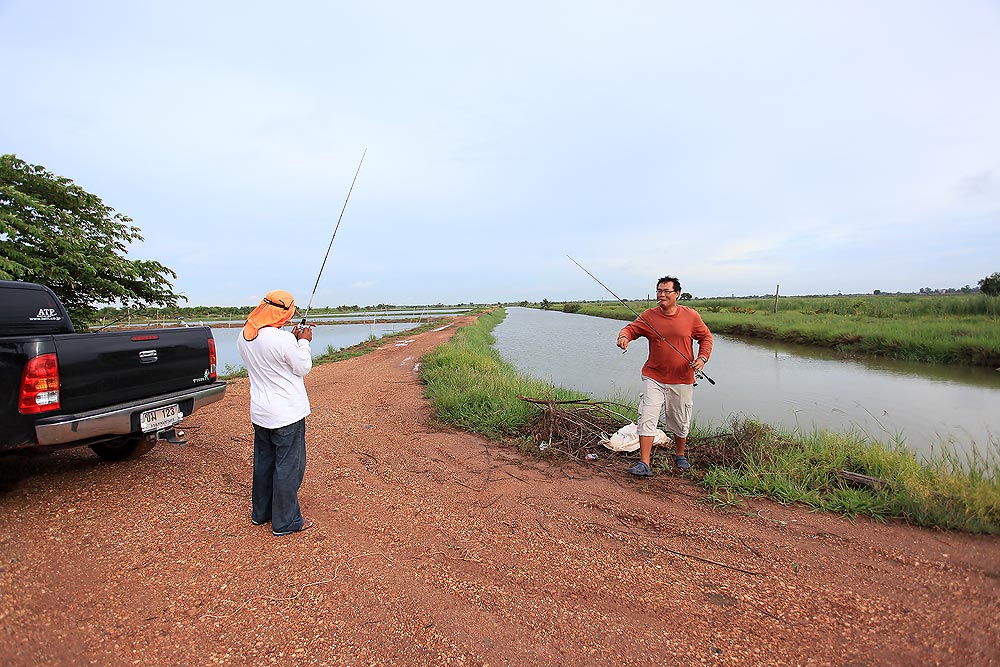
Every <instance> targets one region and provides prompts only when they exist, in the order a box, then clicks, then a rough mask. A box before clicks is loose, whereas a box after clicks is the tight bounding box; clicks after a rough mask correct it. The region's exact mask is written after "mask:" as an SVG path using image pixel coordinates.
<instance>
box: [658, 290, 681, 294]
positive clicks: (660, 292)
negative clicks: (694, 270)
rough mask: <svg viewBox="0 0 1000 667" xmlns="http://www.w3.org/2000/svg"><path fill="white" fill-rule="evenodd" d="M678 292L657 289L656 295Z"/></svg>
mask: <svg viewBox="0 0 1000 667" xmlns="http://www.w3.org/2000/svg"><path fill="white" fill-rule="evenodd" d="M679 291H680V290H676V289H658V290H656V293H657V294H670V293H672V292H679Z"/></svg>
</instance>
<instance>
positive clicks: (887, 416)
mask: <svg viewBox="0 0 1000 667" xmlns="http://www.w3.org/2000/svg"><path fill="white" fill-rule="evenodd" d="M624 324H625V322H623V321H620V320H609V319H604V318H598V317H589V316H586V315H578V314H570V313H561V312H552V311H540V310H533V309H528V308H509V309H508V310H507V318H506V319H505V320H504V322H502V323H501V324H500V325H499V326H498V327H497V328H496V330H495V331H494V335H495V337H496V339H497V342H496V348H497V350H498V351H499V352H500V354H501V356H502V357H503V358H504V359H505V360H506V361H508V362H509V363H511V364H513V365H514V366H515V367H516V368H518V369H519V370H521V371H523V372H525V373H528V374H530V375H532V376H535V377H538V378H541V379H543V380H546V381H548V382H550V383H552V384H556V385H561V386H565V387H568V388H572V389H576V390H579V391H583V392H586V393H588V394H591V395H592V396H595V397H607V396H617V397H618V398H619V399H620V400H623V401H627V402H635V401H636V400H637V398H638V394H639V391H640V388H641V384H640V380H639V371H640V368H641V367H642V364H643V362H645V360H646V352H647V350H648V348H647V345H646V342H645V339H639V340H636V341H634V342H633V343H632V344H631V345H630V346H629V352H628V354H625V355H622V354H621V351H620V350H619V349H618V348H617V347H615V338H616V335H617V332H618V330H619V329H620V328H621V327H622V326H624ZM706 370H708V372H709V375H711V376H712V378H713V379H714V380H715V381H716V382H717V383H718V384H716V385H715V386H712V385H709V384H708V383H700V384H699V385H698V387H697V388H696V389H695V419H696V420H702V421H709V422H711V423H713V424H715V425H721V424H723V423H724V422H726V421H727V420H728V419H729V417H730V416H731V415H741V414H742V415H747V416H753V417H756V418H759V419H760V420H762V421H764V422H768V423H772V424H776V425H780V426H782V427H784V428H787V429H789V430H796V431H798V432H801V433H808V432H811V431H812V430H813V429H815V428H826V429H833V430H841V431H844V430H851V429H857V430H859V431H862V432H863V433H865V434H867V435H868V436H869V437H871V438H873V439H877V440H882V441H891V440H892V439H894V438H895V437H896V436H900V437H902V438H904V439H905V441H906V443H907V445H908V446H909V447H910V448H911V449H914V450H915V451H919V452H928V451H929V450H930V449H931V448H932V447H937V446H940V445H941V443H942V442H950V443H953V444H954V446H956V447H958V448H960V449H961V448H966V447H968V446H969V445H970V444H971V443H973V442H974V443H977V444H978V445H980V446H984V445H986V444H987V443H988V442H989V441H990V438H991V435H996V436H1000V373H997V372H996V371H993V370H986V369H979V368H967V367H951V366H939V365H935V364H918V363H912V362H897V361H891V360H882V359H872V360H856V359H841V358H838V357H837V355H836V353H834V352H832V351H830V350H823V349H817V348H813V347H807V346H801V345H790V344H785V343H774V342H771V341H761V340H756V339H754V340H743V339H737V338H734V337H731V336H720V335H716V336H715V351H714V352H713V354H712V360H711V363H710V364H709V366H708V367H707V369H706Z"/></svg>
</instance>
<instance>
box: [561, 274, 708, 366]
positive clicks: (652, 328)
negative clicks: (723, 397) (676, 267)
mask: <svg viewBox="0 0 1000 667" xmlns="http://www.w3.org/2000/svg"><path fill="white" fill-rule="evenodd" d="M566 256H567V257H569V255H566ZM569 261H571V262H573V263H574V264H576V265H577V266H579V267H580V268H581V269H583V272H584V273H586V274H587V275H588V276H590V277H591V278H593V279H594V280H596V281H597V284H598V285H600V286H601V287H603V288H604V289H606V290H608V292H609V293H610V294H611V296H613V297H615V298H616V299H618V300H619V301H620V302H621V303H622V305H623V306H625V307H626V308H628V309H629V310H630V311H632V314H633V315H635V316H636V317H637V318H638V319H639V320H640V321H641V322H642V323H643V324H645V325H646V326H647V327H649V328H650V330H651V331H652V332H653V333H655V334H656V335H657V336H659V337H660V340H662V341H663V342H664V343H666V344H667V345H669V346H670V347H671V348H672V349H673V351H674V352H676V353H677V354H679V355H681V356H682V357H684V361H686V362H688V366H691V368H694V359H688V356H687V355H686V354H684V353H683V352H681V351H680V350H679V349H677V346H675V345H674V344H673V343H671V342H670V341H669V340H667V339H666V337H665V336H664V335H663V334H661V333H660V332H659V331H657V330H656V328H655V327H654V326H653V325H652V324H650V323H649V322H647V321H646V318H644V317H643V316H642V315H640V314H639V313H637V312H635V309H634V308H632V306H630V305H628V303H627V302H626V301H625V299H623V298H621V297H620V296H618V295H617V294H615V293H614V292H612V291H611V288H610V287H608V286H607V285H605V284H604V283H602V282H601V281H600V280H598V279H597V276H595V275H594V274H593V273H591V272H590V271H588V270H587V269H585V268H584V267H583V264H581V263H580V262H578V261H576V260H575V259H573V258H572V257H569ZM622 354H625V352H622ZM694 375H695V377H697V378H704V379H706V380H708V383H709V384H715V380H713V379H712V378H710V377H708V376H707V375H705V371H699V370H695V372H694Z"/></svg>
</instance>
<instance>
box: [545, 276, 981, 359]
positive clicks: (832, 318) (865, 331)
mask: <svg viewBox="0 0 1000 667" xmlns="http://www.w3.org/2000/svg"><path fill="white" fill-rule="evenodd" d="M566 305H567V304H552V308H553V309H559V310H563V309H564V308H565V307H566ZM572 305H574V306H575V305H579V306H580V307H579V309H578V310H576V311H575V312H580V313H582V314H585V315H595V316H598V317H608V318H613V319H622V320H632V319H634V318H635V315H633V314H632V312H631V311H629V310H628V309H627V308H625V306H623V305H620V304H597V303H582V304H572ZM632 305H633V308H635V309H636V310H638V311H640V312H641V308H643V307H645V305H646V303H645V302H634V303H633V304H632ZM685 305H687V306H690V307H692V308H694V309H695V310H697V311H698V312H699V313H700V314H701V316H702V318H703V319H704V320H705V324H707V325H708V327H709V329H711V330H712V331H713V332H715V333H728V334H734V335H740V336H750V337H755V338H767V339H773V340H780V341H784V342H789V343H799V344H805V345H813V346H819V347H827V348H831V349H834V350H837V351H838V352H839V353H841V354H845V355H851V356H880V357H888V358H892V359H900V360H908V361H923V362H931V363H939V364H958V365H965V366H987V367H1000V299H997V298H993V297H988V296H986V295H982V294H976V295H931V296H915V295H901V296H895V295H894V296H890V295H878V296H864V297H857V296H830V297H782V298H781V299H780V300H779V305H778V312H777V313H775V312H773V309H774V299H773V297H772V298H771V299H752V298H751V299H698V300H693V301H687V302H685Z"/></svg>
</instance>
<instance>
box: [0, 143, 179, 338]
mask: <svg viewBox="0 0 1000 667" xmlns="http://www.w3.org/2000/svg"><path fill="white" fill-rule="evenodd" d="M140 231H141V230H140V229H139V228H138V227H135V226H133V225H132V219H131V218H129V217H127V216H124V215H122V214H121V213H116V212H115V210H114V209H113V208H111V207H110V206H107V205H105V204H104V202H103V201H101V199H100V198H99V197H97V196H95V195H92V194H90V193H89V192H87V191H86V190H84V189H83V188H81V187H80V186H78V185H76V184H75V183H73V181H71V180H70V179H68V178H63V177H61V176H56V175H55V174H53V173H51V172H50V171H48V170H47V169H45V168H44V167H41V166H38V165H32V164H28V163H26V162H24V161H23V160H19V159H18V158H17V157H16V156H14V155H3V156H0V279H3V280H24V281H26V282H36V283H41V284H43V285H47V286H48V287H50V288H52V290H53V291H54V292H55V293H56V294H57V295H58V296H59V299H60V300H61V301H62V302H63V304H64V305H65V306H66V309H67V310H68V311H69V314H70V318H72V320H73V322H74V323H75V324H76V325H77V326H86V325H88V324H93V323H94V322H96V321H97V311H98V308H99V307H100V306H101V305H103V304H120V305H121V306H122V307H126V308H129V307H142V306H177V302H178V300H179V299H184V297H183V296H180V295H178V294H175V293H174V292H173V286H172V284H171V282H170V280H171V279H173V278H176V277H177V274H176V273H174V272H173V271H171V270H170V269H168V268H167V267H165V266H163V265H162V264H160V263H159V262H155V261H152V260H134V259H128V257H127V253H128V246H129V244H131V243H133V242H134V241H141V240H142V236H141V235H140ZM184 300H185V301H186V300H187V299H184Z"/></svg>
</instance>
